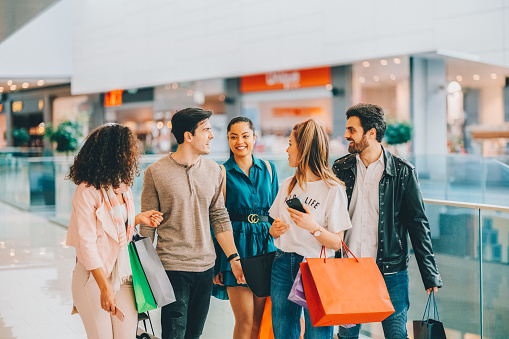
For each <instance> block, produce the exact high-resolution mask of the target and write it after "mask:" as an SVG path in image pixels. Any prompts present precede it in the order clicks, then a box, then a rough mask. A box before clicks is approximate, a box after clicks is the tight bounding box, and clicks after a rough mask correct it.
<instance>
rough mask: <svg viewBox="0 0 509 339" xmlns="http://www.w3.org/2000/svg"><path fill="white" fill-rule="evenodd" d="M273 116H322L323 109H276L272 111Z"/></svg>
mask: <svg viewBox="0 0 509 339" xmlns="http://www.w3.org/2000/svg"><path fill="white" fill-rule="evenodd" d="M272 115H273V116H275V117H284V116H306V117H309V116H320V115H322V108H321V107H275V108H273V109H272Z"/></svg>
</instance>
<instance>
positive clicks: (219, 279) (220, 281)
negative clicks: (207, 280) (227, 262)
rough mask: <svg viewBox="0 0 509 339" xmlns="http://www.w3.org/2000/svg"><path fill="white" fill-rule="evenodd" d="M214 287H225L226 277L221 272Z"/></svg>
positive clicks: (215, 279) (215, 280)
mask: <svg viewBox="0 0 509 339" xmlns="http://www.w3.org/2000/svg"><path fill="white" fill-rule="evenodd" d="M213 283H214V285H220V286H224V276H223V272H219V273H218V274H217V275H216V276H215V277H214V281H213Z"/></svg>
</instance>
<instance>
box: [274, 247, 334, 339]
mask: <svg viewBox="0 0 509 339" xmlns="http://www.w3.org/2000/svg"><path fill="white" fill-rule="evenodd" d="M302 259H303V257H302V256H300V255H298V254H296V253H286V252H283V251H281V250H277V252H276V256H275V258H274V263H273V264H272V279H271V285H270V298H271V300H272V327H273V330H274V338H275V339H298V338H299V337H300V332H301V325H300V318H301V314H302V307H300V306H299V305H297V304H296V303H294V302H291V301H290V300H288V295H289V294H290V290H291V289H292V285H293V281H294V280H295V276H296V275H297V272H298V271H299V267H300V266H299V264H300V263H301V262H302ZM304 321H305V324H306V329H305V333H304V339H328V338H330V339H332V336H333V332H334V327H333V326H322V327H313V326H312V325H311V318H310V316H309V311H308V309H307V308H305V309H304Z"/></svg>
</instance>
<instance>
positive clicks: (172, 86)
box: [171, 82, 179, 89]
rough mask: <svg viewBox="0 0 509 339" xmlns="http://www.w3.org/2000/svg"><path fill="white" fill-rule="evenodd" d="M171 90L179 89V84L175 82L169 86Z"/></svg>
mask: <svg viewBox="0 0 509 339" xmlns="http://www.w3.org/2000/svg"><path fill="white" fill-rule="evenodd" d="M171 88H173V89H177V88H179V84H178V83H177V82H174V83H173V84H171Z"/></svg>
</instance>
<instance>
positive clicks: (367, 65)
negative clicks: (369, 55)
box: [362, 61, 371, 67]
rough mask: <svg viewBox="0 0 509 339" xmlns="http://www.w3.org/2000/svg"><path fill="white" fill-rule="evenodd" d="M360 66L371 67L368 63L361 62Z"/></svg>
mask: <svg viewBox="0 0 509 339" xmlns="http://www.w3.org/2000/svg"><path fill="white" fill-rule="evenodd" d="M362 66H364V67H369V66H371V64H370V63H369V61H363V62H362Z"/></svg>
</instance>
